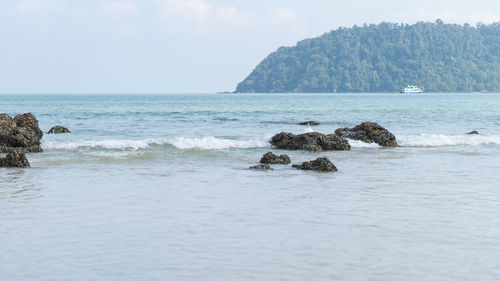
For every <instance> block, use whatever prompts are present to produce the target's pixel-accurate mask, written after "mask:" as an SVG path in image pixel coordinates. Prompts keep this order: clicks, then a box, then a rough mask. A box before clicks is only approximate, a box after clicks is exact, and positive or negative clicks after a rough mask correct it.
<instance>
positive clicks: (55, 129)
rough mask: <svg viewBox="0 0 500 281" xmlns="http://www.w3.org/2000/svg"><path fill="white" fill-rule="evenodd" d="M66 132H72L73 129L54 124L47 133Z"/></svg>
mask: <svg viewBox="0 0 500 281" xmlns="http://www.w3.org/2000/svg"><path fill="white" fill-rule="evenodd" d="M64 133H71V131H70V130H69V129H68V128H66V127H63V126H54V127H52V128H50V130H49V131H48V132H47V134H64Z"/></svg>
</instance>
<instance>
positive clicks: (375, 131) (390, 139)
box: [335, 122, 399, 147]
mask: <svg viewBox="0 0 500 281" xmlns="http://www.w3.org/2000/svg"><path fill="white" fill-rule="evenodd" d="M335 135H337V136H339V137H342V138H348V139H353V140H360V141H363V142H367V143H373V142H374V143H377V144H378V145H380V146H389V147H395V146H399V145H398V143H397V142H396V137H395V136H394V135H393V134H392V133H391V132H389V131H388V130H387V129H385V128H384V127H382V126H380V125H379V124H377V123H373V122H363V123H361V124H359V125H357V126H356V127H354V128H340V129H337V130H335Z"/></svg>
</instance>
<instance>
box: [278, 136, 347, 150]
mask: <svg viewBox="0 0 500 281" xmlns="http://www.w3.org/2000/svg"><path fill="white" fill-rule="evenodd" d="M269 142H270V143H271V144H272V145H273V146H275V147H277V148H280V149H289V150H299V149H304V150H311V151H323V150H350V149H351V146H350V145H349V143H348V142H347V141H346V140H345V139H342V138H340V137H338V136H336V135H332V134H330V135H324V134H321V133H316V132H313V133H305V134H301V135H295V134H292V133H284V132H282V133H279V134H276V135H275V136H274V137H272V138H271V140H270V141H269Z"/></svg>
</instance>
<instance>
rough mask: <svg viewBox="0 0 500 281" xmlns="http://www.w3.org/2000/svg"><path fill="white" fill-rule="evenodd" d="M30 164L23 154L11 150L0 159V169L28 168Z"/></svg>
mask: <svg viewBox="0 0 500 281" xmlns="http://www.w3.org/2000/svg"><path fill="white" fill-rule="evenodd" d="M29 166H30V163H29V162H28V159H27V158H26V155H24V153H20V152H19V151H17V150H13V151H11V152H9V153H8V154H7V156H5V157H3V158H0V167H29Z"/></svg>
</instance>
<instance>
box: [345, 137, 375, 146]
mask: <svg viewBox="0 0 500 281" xmlns="http://www.w3.org/2000/svg"><path fill="white" fill-rule="evenodd" d="M347 141H348V142H349V144H350V145H351V147H355V148H377V147H380V145H378V144H376V143H367V142H362V141H360V140H351V139H347Z"/></svg>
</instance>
